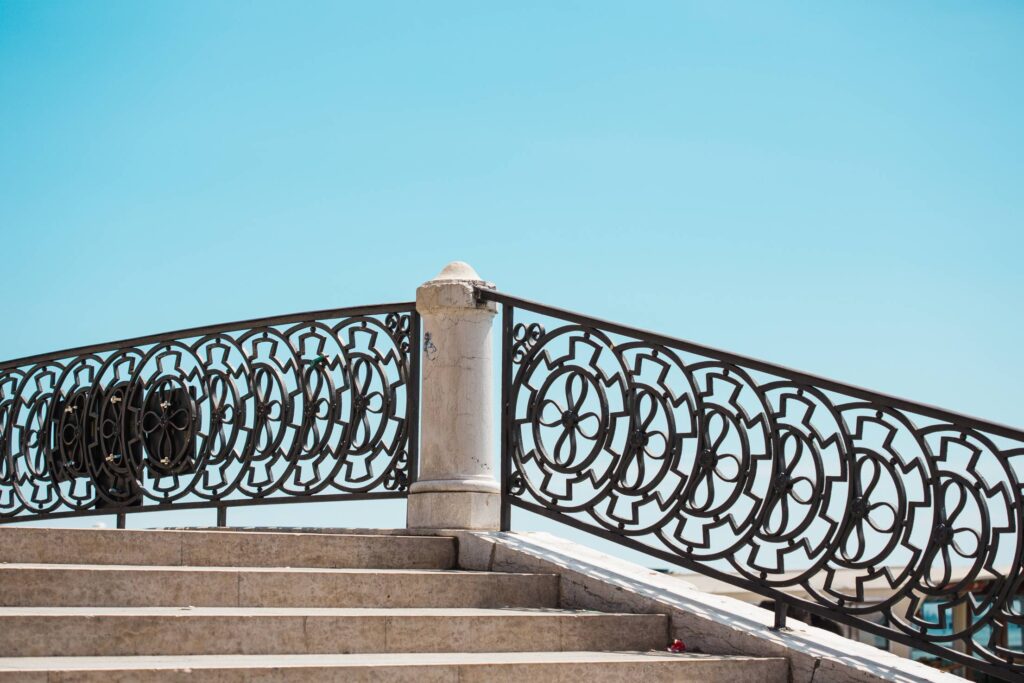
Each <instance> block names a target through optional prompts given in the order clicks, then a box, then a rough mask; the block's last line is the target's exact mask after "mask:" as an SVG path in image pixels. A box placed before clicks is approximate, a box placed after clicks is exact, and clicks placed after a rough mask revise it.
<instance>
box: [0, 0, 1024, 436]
mask: <svg viewBox="0 0 1024 683" xmlns="http://www.w3.org/2000/svg"><path fill="white" fill-rule="evenodd" d="M1022 36H1024V5H1022V4H1020V3H1019V2H1011V1H1003V2H1000V1H996V0H993V1H991V2H984V3H982V2H966V1H964V2H947V1H930V2H900V3H893V2H858V3H811V2H806V3H798V2H793V3H790V2H785V3H784V2H775V3H763V2H749V3H739V2H736V3H712V2H708V3H703V2H699V3H695V2H665V3H659V2H643V3H624V2H614V3H602V2H593V1H590V0H588V1H586V2H524V3H493V2H492V3H479V2H435V3H418V2H409V3H398V2H384V3H358V4H357V3H340V2H329V3H327V2H325V3H316V2H304V3H298V4H295V3H283V2H281V3H268V2H252V3H249V2H247V3H241V2H233V3H224V2H146V3H140V2H91V3H87V2H56V1H55V2H21V1H12V0H0V235H2V243H0V245H2V246H0V249H2V251H0V253H2V258H3V269H4V274H5V279H6V292H5V296H3V297H2V298H0V322H2V324H3V326H4V327H3V329H4V333H3V334H2V335H0V358H11V357H16V356H21V355H27V354H31V353H36V352H42V351H48V350H53V349H58V348H62V347H70V346H74V345H78V344H84V343H90V342H99V341H106V340H109V339H116V338H121V337H127V336H133V335H136V334H144V333H150V332H160V331H165V330H172V329H175V328H180V327H186V326H191V325H198V324H204V323H212V322H220V321H225V320H233V319H241V318H248V317H255V316H260V315H269V314H276V313H285V312H291V311H300V310H310V309H316V308H328V307H334V306H344V305H349V304H361V303H375V302H381V301H389V300H408V299H411V298H412V296H413V292H414V289H415V286H416V285H417V284H419V283H420V282H422V281H423V280H426V279H428V278H429V277H431V276H432V275H434V274H435V273H436V272H437V271H438V270H439V269H440V268H441V267H442V266H443V265H444V263H445V262H447V261H449V260H452V259H463V260H466V261H469V262H470V263H472V264H473V265H474V266H475V267H476V268H477V270H478V271H479V272H480V273H481V274H482V275H483V276H484V277H486V278H488V279H491V280H494V281H495V282H497V284H498V285H499V287H500V288H501V289H503V290H506V291H508V292H510V293H514V294H518V295H521V296H524V297H527V298H533V299H538V300H542V301H546V302H549V303H552V304H556V305H561V306H564V307H568V308H573V309H577V310H580V311H583V312H587V313H591V314H593V315H596V316H599V317H604V318H610V319H614V320H619V321H622V322H625V323H630V324H635V325H637V326H640V327H645V328H650V329H654V330H657V331H660V332H664V333H667V334H671V335H676V336H682V337H686V338H690V339H693V340H696V341H700V342H704V343H707V344H711V345H714V346H720V347H724V348H727V349H730V350H734V351H739V352H742V353H747V354H749V355H754V356H759V357H763V358H766V359H768V360H772V361H776V362H780V363H783V364H786V365H790V366H794V367H798V368H801V369H805V370H809V371H812V372H817V373H820V374H824V375H828V376H832V377H835V378H837V379H841V380H845V381H849V382H853V383H856V384H861V385H864V386H868V387H871V388H875V389H878V390H882V391H887V392H890V393H895V394H898V395H905V396H908V397H910V398H915V399H919V400H923V401H925V402H929V403H935V404H939V405H942V406H945V407H948V408H952V409H955V410H962V411H965V412H968V413H973V414H978V415H980V416H984V417H987V418H990V419H993V420H996V421H1001V422H1006V423H1010V424H1015V425H1021V424H1024V362H1022V360H1021V349H1022V348H1024V316H1022V315H1021V313H1022V304H1021V301H1022V295H1024V268H1022V267H1021V255H1022V251H1024V212H1022V209H1024V191H1022V188H1024V126H1022V123H1021V122H1022V120H1024V116H1022V113H1021V112H1022V109H1024V76H1022V74H1024V48H1022Z"/></svg>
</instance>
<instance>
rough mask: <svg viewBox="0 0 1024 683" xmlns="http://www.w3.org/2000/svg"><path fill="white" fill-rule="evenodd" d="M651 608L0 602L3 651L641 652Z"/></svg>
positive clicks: (660, 623)
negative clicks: (577, 609) (615, 610)
mask: <svg viewBox="0 0 1024 683" xmlns="http://www.w3.org/2000/svg"><path fill="white" fill-rule="evenodd" d="M667 635H668V621H667V619H666V618H665V617H664V616H663V615H660V614H607V613H598V612H572V611H564V610H544V609H535V610H523V609H470V608H449V609H419V608H417V609H410V608H401V609H330V608H217V607H195V608H191V609H189V608H186V609H181V608H171V607H147V608H130V607H119V608H114V607H109V608H100V607H85V608H75V607H62V608H44V607H3V608H0V653H3V654H4V655H7V656H12V657H48V656H49V657H52V656H62V655H64V656H114V655H187V654H331V653H336V654H345V653H360V652H408V651H409V650H410V649H411V648H413V647H414V648H415V650H416V651H420V652H506V651H516V652H523V651H562V650H585V649H596V650H623V649H625V650H648V649H654V648H659V647H663V646H664V643H665V642H666V638H667Z"/></svg>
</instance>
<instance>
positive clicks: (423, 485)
mask: <svg viewBox="0 0 1024 683" xmlns="http://www.w3.org/2000/svg"><path fill="white" fill-rule="evenodd" d="M475 287H487V288H490V289H493V288H494V285H493V284H491V283H489V282H484V281H483V280H481V279H480V276H479V275H477V274H476V271H475V270H473V268H472V267H470V265H469V264H467V263H463V262H461V261H454V262H452V263H449V264H448V265H447V266H445V268H444V270H442V271H441V273H440V274H439V275H438V276H437V277H435V278H434V279H433V280H430V281H429V282H425V283H424V284H423V285H422V286H420V288H419V289H417V290H416V310H417V311H418V312H419V314H420V316H421V317H422V325H423V340H422V351H421V352H422V354H423V355H422V363H421V365H420V367H421V374H422V378H423V379H422V385H421V390H420V471H419V479H418V480H417V481H416V482H415V483H413V485H412V486H411V487H410V489H409V503H408V517H407V526H408V528H410V529H487V530H494V529H497V528H498V526H499V523H500V511H501V496H500V488H499V486H498V482H497V481H496V480H495V478H494V411H493V379H492V373H493V349H492V343H493V342H492V337H491V328H492V321H493V320H494V316H495V314H496V313H497V306H496V305H495V304H494V303H492V302H483V303H478V302H477V300H476V296H475V295H474V288H475Z"/></svg>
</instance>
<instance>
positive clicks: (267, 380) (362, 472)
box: [0, 303, 419, 523]
mask: <svg viewBox="0 0 1024 683" xmlns="http://www.w3.org/2000/svg"><path fill="white" fill-rule="evenodd" d="M418 337H419V317H418V316H417V314H416V311H415V306H414V304H411V303H403V304H394V305H382V306H368V307H359V308H345V309H336V310H330V311H318V312H313V313H305V314H297V315H291V316H281V317H277V318H264V319H260V320H252V321H246V322H240V323H231V324H226V325H217V326H213V327H206V328H196V329H191V330H184V331H181V332H175V333H170V334H163V335H155V336H151V337H143V338H139V339H131V340H126V341H123V342H115V343H112V344H104V345H98V346H92V347H83V348H78V349H72V350H69V351H64V352H59V353H52V354H46V355H41V356H34V357H31V358H24V359H20V360H15V361H9V362H6V363H3V364H0V522H11V521H23V520H28V519H37V518H57V517H69V516H76V515H88V514H111V513H114V514H117V515H118V516H119V523H123V515H124V514H126V513H129V512H139V511H152V510H158V509H163V508H175V509H180V508H188V507H217V508H219V509H220V511H221V514H220V515H219V518H220V519H223V511H224V509H225V508H227V507H230V506H235V505H251V504H259V503H282V502H303V501H310V500H331V499H350V498H389V497H403V496H404V495H405V491H406V490H407V488H408V486H409V484H410V483H411V479H412V477H413V473H414V472H415V471H416V462H415V461H416V446H417V439H416V427H417V416H418V404H417V394H418V389H419V376H418V372H419V370H418V364H419V354H418V353H417V352H416V347H417V342H416V340H417V339H418Z"/></svg>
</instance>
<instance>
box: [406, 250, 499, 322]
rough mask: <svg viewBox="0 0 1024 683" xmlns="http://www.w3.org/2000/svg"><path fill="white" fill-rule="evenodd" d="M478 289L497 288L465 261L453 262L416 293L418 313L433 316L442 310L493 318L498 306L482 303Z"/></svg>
mask: <svg viewBox="0 0 1024 683" xmlns="http://www.w3.org/2000/svg"><path fill="white" fill-rule="evenodd" d="M477 289H494V283H493V282H487V281H486V280H484V279H483V278H481V277H480V275H479V274H478V273H477V272H476V270H475V269H474V268H473V266H471V265H469V264H468V263H466V262H465V261H452V262H451V263H449V264H448V265H447V266H445V267H444V268H442V269H441V272H440V273H438V274H437V277H435V278H434V279H433V280H428V281H427V282H424V283H423V284H422V285H420V287H419V289H417V290H416V310H418V311H419V312H420V313H421V314H423V315H429V314H431V313H434V312H436V311H439V310H442V309H453V308H456V309H463V310H466V311H476V312H482V313H487V314H490V315H493V314H495V313H496V312H497V310H498V307H497V305H496V304H495V303H494V302H491V301H478V300H477V298H476V290H477Z"/></svg>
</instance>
